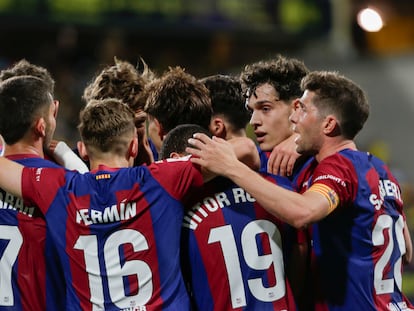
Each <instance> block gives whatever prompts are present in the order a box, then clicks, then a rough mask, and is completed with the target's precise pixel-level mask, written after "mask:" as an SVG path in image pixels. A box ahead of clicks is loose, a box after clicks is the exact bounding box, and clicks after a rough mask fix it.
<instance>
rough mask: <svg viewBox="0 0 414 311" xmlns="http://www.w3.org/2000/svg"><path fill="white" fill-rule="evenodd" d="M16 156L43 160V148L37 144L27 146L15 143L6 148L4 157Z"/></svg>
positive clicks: (22, 143)
mask: <svg viewBox="0 0 414 311" xmlns="http://www.w3.org/2000/svg"><path fill="white" fill-rule="evenodd" d="M17 154H30V155H36V156H38V157H39V158H44V152H43V146H42V145H39V144H27V143H25V142H17V143H15V144H13V145H7V146H6V153H5V155H6V156H10V155H17Z"/></svg>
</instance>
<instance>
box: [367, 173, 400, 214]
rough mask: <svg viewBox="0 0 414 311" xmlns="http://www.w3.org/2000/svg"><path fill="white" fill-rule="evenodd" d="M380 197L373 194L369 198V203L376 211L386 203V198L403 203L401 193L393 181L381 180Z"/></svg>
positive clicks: (379, 186)
mask: <svg viewBox="0 0 414 311" xmlns="http://www.w3.org/2000/svg"><path fill="white" fill-rule="evenodd" d="M378 193H379V196H378V195H377V194H375V193H372V194H371V195H370V196H369V202H370V203H371V204H372V205H373V206H374V208H375V209H377V210H379V209H380V208H381V206H382V205H383V203H384V199H385V198H386V197H388V198H392V199H394V200H396V201H399V202H401V203H402V197H401V191H400V188H399V187H398V185H397V184H396V183H394V182H393V181H391V180H388V179H385V180H380V181H379V184H378Z"/></svg>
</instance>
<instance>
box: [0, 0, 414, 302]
mask: <svg viewBox="0 0 414 311" xmlns="http://www.w3.org/2000/svg"><path fill="white" fill-rule="evenodd" d="M364 8H372V9H375V10H376V11H377V12H378V13H379V14H380V16H381V18H382V21H383V23H384V24H383V27H382V28H381V27H379V29H376V31H375V32H370V31H366V30H364V29H363V28H362V26H361V25H360V24H359V23H358V22H359V19H358V12H360V11H361V10H362V9H364ZM277 53H281V54H284V55H286V56H293V57H297V58H299V59H302V60H304V61H305V63H306V65H307V66H308V67H309V68H310V69H311V70H321V69H323V70H324V69H326V70H337V71H339V72H341V73H343V74H344V75H346V76H348V77H350V78H351V79H353V80H354V81H356V82H357V83H359V84H360V85H361V86H362V87H363V88H364V89H365V90H366V92H367V94H368V98H369V100H370V103H371V114H370V118H369V120H368V122H367V125H366V126H365V128H364V129H363V131H362V133H361V134H360V135H359V137H358V139H357V143H358V144H359V147H360V149H365V150H369V151H371V152H372V153H374V154H376V155H377V156H379V157H381V158H382V159H383V160H385V161H386V162H387V163H388V164H389V165H390V166H391V168H392V170H393V171H394V173H395V174H396V176H397V177H398V178H399V181H400V183H401V185H402V186H403V197H404V200H405V206H406V213H407V218H408V224H409V227H410V228H411V230H412V232H414V161H413V160H412V159H411V156H412V155H413V154H414V143H413V138H412V136H413V135H414V122H413V116H414V2H413V1H412V0H0V69H3V68H5V67H8V66H10V65H11V64H13V63H14V62H16V61H18V60H20V59H21V58H25V59H27V60H28V61H30V62H32V63H35V64H37V65H41V66H44V67H46V68H47V69H48V70H49V71H50V72H51V73H52V75H53V77H54V79H55V81H56V90H55V93H56V94H55V97H56V98H57V99H59V100H60V111H59V116H58V127H57V132H56V138H57V139H61V140H65V141H66V142H67V143H68V144H69V145H71V146H75V143H76V141H77V140H78V133H77V130H76V126H77V121H78V113H79V110H80V109H81V108H82V106H83V105H84V103H83V102H82V99H81V95H82V92H83V89H84V87H85V86H86V84H87V83H88V82H89V81H90V80H92V78H93V77H94V75H95V74H96V73H98V72H99V71H100V70H101V69H102V68H103V67H104V66H107V65H109V64H113V60H114V56H116V57H117V58H119V59H122V60H128V61H130V62H131V63H133V64H138V62H139V58H140V57H142V58H143V59H144V60H145V61H146V63H147V64H148V65H149V67H150V68H151V69H152V70H154V71H155V72H156V73H162V72H163V71H164V70H166V69H167V68H168V67H169V66H181V67H184V68H185V69H186V71H187V72H189V73H191V74H193V75H194V76H196V77H199V78H201V77H204V76H207V75H211V74H216V73H222V74H237V73H238V72H240V70H241V69H242V68H243V67H244V65H246V64H247V63H250V62H254V61H258V60H260V59H267V58H270V57H272V56H275V55H276V54H277ZM404 278H405V281H404V287H405V291H406V292H407V294H408V296H410V297H412V298H414V265H412V266H410V267H407V269H406V270H405V274H404Z"/></svg>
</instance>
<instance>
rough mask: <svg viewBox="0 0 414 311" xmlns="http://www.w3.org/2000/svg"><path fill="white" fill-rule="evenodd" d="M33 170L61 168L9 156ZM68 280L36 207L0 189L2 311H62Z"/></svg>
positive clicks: (33, 159)
mask: <svg viewBox="0 0 414 311" xmlns="http://www.w3.org/2000/svg"><path fill="white" fill-rule="evenodd" d="M8 158H9V159H11V160H14V161H16V162H19V163H21V164H24V165H26V166H30V167H45V166H47V167H58V166H57V165H56V164H54V163H52V162H50V161H47V160H44V159H42V158H39V157H36V156H32V155H28V154H23V155H15V156H9V157H8ZM64 306H65V281H64V278H63V272H62V270H61V268H60V265H59V261H58V260H57V253H56V249H55V248H54V245H53V243H51V236H50V232H49V231H48V230H47V228H46V222H45V218H44V216H43V215H42V214H41V212H40V210H39V209H38V208H37V207H36V206H32V205H25V204H24V203H23V200H22V199H21V198H18V197H15V196H13V195H11V194H10V193H7V192H5V191H3V190H1V189H0V310H2V311H3V310H14V311H20V310H21V311H26V310H27V311H37V310H38V311H44V310H61V309H63V308H64Z"/></svg>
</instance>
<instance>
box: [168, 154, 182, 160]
mask: <svg viewBox="0 0 414 311" xmlns="http://www.w3.org/2000/svg"><path fill="white" fill-rule="evenodd" d="M181 157H182V155H181V154H179V153H178V152H171V153H170V158H171V159H178V158H181Z"/></svg>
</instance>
